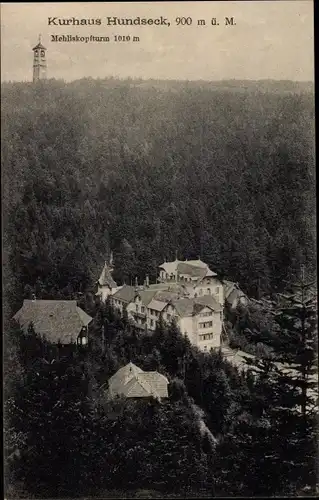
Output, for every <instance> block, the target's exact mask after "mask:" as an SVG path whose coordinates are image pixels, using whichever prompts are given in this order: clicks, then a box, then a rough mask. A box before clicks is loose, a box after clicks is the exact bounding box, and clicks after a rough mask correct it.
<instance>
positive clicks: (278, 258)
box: [1, 78, 318, 498]
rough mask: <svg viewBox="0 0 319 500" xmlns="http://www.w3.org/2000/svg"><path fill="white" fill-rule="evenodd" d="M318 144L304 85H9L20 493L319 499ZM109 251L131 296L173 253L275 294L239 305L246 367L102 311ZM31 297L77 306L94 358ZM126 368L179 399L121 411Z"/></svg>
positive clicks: (16, 482)
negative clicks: (62, 345) (116, 388)
mask: <svg viewBox="0 0 319 500" xmlns="http://www.w3.org/2000/svg"><path fill="white" fill-rule="evenodd" d="M313 144H314V96H313V93H312V91H311V88H308V86H307V85H299V84H296V83H294V84H292V83H291V82H280V83H278V84H275V83H274V82H259V83H258V82H246V83H245V82H241V84H239V83H238V82H237V83H236V82H228V83H227V84H226V83H225V82H224V83H220V84H211V83H209V82H156V81H148V82H142V81H138V80H137V81H135V80H123V81H121V80H116V79H112V78H110V79H107V80H93V79H83V80H79V81H75V82H71V83H68V84H67V83H65V82H63V81H57V80H48V81H46V82H39V83H37V84H30V83H7V84H3V86H2V145H1V148H2V181H3V182H2V184H3V190H2V196H3V223H4V231H3V278H4V279H3V282H4V296H5V302H4V306H5V308H4V313H5V314H4V315H5V323H4V339H5V341H4V351H5V352H4V365H5V366H4V371H5V374H6V377H5V384H4V393H5V406H4V411H5V458H6V492H7V495H6V496H7V498H39V497H41V498H49V497H51V498H52V497H68V496H69V497H75V496H83V495H85V496H90V495H93V496H96V495H99V496H103V497H105V498H107V497H111V498H116V497H118V498H124V497H125V495H128V496H135V497H138V496H139V494H140V495H141V496H142V495H144V497H145V496H147V495H149V497H156V496H161V495H162V496H168V495H170V496H173V497H174V495H175V497H179V498H186V497H187V496H207V497H212V496H239V497H247V496H274V495H284V496H296V495H302V494H312V495H314V494H315V492H316V470H317V464H316V439H317V432H316V425H317V422H316V409H317V407H316V399H315V395H314V392H313V390H314V386H315V384H314V382H313V375H314V372H315V369H316V363H317V356H316V335H317V331H316V304H315V297H314V296H313V294H311V293H310V290H312V288H313V283H312V281H313V275H314V274H315V267H316V266H315V237H314V227H315V205H314V203H315V192H314V183H315V170H314V147H313ZM110 251H113V254H114V259H115V272H114V277H115V278H116V279H117V280H118V282H119V283H123V282H124V281H125V282H126V283H129V282H130V281H133V280H134V278H135V276H138V278H139V280H140V281H142V280H144V277H145V275H146V274H149V275H150V279H151V281H155V279H156V276H157V266H158V265H159V264H160V263H161V261H163V260H164V259H173V258H175V254H176V252H177V254H178V257H179V258H181V259H182V258H197V257H198V256H200V257H201V258H202V260H203V261H205V262H207V264H209V266H210V267H211V268H212V269H213V270H215V271H216V272H217V273H218V274H219V276H220V277H221V278H223V277H225V278H227V279H229V280H233V281H236V282H238V283H239V285H240V287H241V288H242V289H243V290H244V291H245V292H246V293H247V294H248V295H250V296H251V297H255V298H256V299H259V298H260V297H263V296H267V301H265V302H262V301H258V300H256V301H254V302H252V303H251V304H250V305H249V306H248V307H245V308H241V307H238V309H237V310H235V311H234V310H227V309H225V319H226V321H225V330H226V332H228V341H229V345H230V347H232V346H234V347H235V348H237V347H240V348H241V349H243V350H244V351H246V352H247V353H248V352H249V353H251V354H253V355H254V357H253V358H247V360H246V362H247V367H246V370H244V371H240V370H238V369H237V368H235V367H234V366H232V365H231V364H230V363H229V362H228V361H227V360H226V359H224V357H223V355H222V352H221V351H219V352H210V353H203V352H200V351H199V350H198V349H197V348H196V347H194V346H192V345H191V344H190V342H189V341H188V339H187V338H185V337H184V336H182V335H181V333H180V332H179V330H178V328H177V327H176V325H174V324H173V325H167V324H165V323H163V322H162V321H160V322H159V324H158V326H157V329H156V331H155V332H154V333H153V334H151V333H150V332H143V333H141V332H139V331H137V330H136V329H135V327H134V326H133V325H132V324H131V323H130V322H129V321H128V319H127V316H126V315H125V314H124V316H123V317H120V316H119V315H118V314H117V312H116V311H115V310H113V309H112V307H111V306H110V304H109V303H106V304H101V303H99V301H98V300H97V299H96V298H95V297H94V291H95V290H94V285H95V283H96V280H97V279H98V277H99V274H100V272H101V269H102V265H103V263H104V260H106V259H108V258H109V255H110ZM301 267H302V269H303V272H302V273H301ZM298 283H299V284H298ZM288 284H289V285H288ZM290 286H291V289H289V287H290ZM298 287H299V288H298ZM280 292H285V294H286V296H287V297H288V298H287V297H286V299H285V300H284V299H283V298H282V295H278V294H279V293H280ZM288 292H289V293H288ZM32 293H35V294H36V297H37V298H56V299H58V298H76V299H77V300H78V303H79V305H80V306H81V307H82V308H83V309H84V310H85V311H86V312H87V313H88V314H90V315H91V316H92V317H93V318H94V319H93V323H92V325H91V331H90V342H89V346H88V347H87V348H77V349H71V350H70V352H68V353H67V354H66V353H62V352H61V351H60V350H59V348H57V347H56V346H52V345H50V344H47V343H46V341H45V340H43V339H41V338H40V337H39V336H38V335H37V334H36V333H35V332H34V330H33V328H32V325H30V327H29V330H28V332H22V331H20V329H19V328H17V325H16V324H12V323H11V322H10V321H9V317H10V316H12V314H13V313H15V312H16V311H17V309H18V308H19V307H20V306H21V302H22V300H23V298H29V297H30V296H31V294H32ZM280 297H281V298H280ZM259 302H262V303H263V304H264V306H265V305H266V306H265V307H266V309H265V308H264V309H263V308H262V307H259V306H258V304H259ZM102 331H104V332H105V341H103V338H102V336H101V332H102ZM129 361H132V362H133V363H135V364H136V365H137V366H139V367H141V368H142V369H143V370H158V371H159V372H160V373H163V374H164V375H166V376H167V378H168V379H169V382H170V384H169V398H168V399H167V400H166V401H163V402H161V403H159V402H157V401H155V400H148V401H141V402H136V401H135V402H133V401H129V400H125V399H122V398H119V399H117V400H113V401H111V400H109V399H108V397H107V395H106V393H105V391H104V390H103V387H104V384H105V383H106V382H107V380H108V379H109V377H110V376H112V375H113V374H114V373H115V372H116V371H117V370H118V369H119V368H120V367H121V366H123V365H124V364H126V363H128V362H129ZM283 364H285V366H288V367H292V368H293V370H292V371H290V372H289V371H288V372H287V370H284V369H283V368H282V366H283ZM199 423H202V424H203V423H204V424H205V426H206V429H207V432H206V433H203V432H202V431H201V430H200V428H201V429H202V427H200V426H199ZM317 493H318V492H317Z"/></svg>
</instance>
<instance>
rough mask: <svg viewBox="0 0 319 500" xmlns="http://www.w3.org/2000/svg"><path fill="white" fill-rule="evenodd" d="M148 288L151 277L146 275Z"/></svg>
mask: <svg viewBox="0 0 319 500" xmlns="http://www.w3.org/2000/svg"><path fill="white" fill-rule="evenodd" d="M145 281H146V287H147V288H148V287H149V286H150V278H149V275H148V274H147V275H146V280H145Z"/></svg>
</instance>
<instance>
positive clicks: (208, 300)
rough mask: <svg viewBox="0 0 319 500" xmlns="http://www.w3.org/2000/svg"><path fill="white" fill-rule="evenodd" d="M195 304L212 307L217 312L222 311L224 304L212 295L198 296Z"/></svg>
mask: <svg viewBox="0 0 319 500" xmlns="http://www.w3.org/2000/svg"><path fill="white" fill-rule="evenodd" d="M194 302H195V304H200V305H202V306H205V307H210V308H211V309H213V311H215V312H220V311H222V306H221V305H220V304H219V303H218V302H217V300H216V299H215V298H214V297H213V296H212V295H203V296H202V297H197V298H196V299H194Z"/></svg>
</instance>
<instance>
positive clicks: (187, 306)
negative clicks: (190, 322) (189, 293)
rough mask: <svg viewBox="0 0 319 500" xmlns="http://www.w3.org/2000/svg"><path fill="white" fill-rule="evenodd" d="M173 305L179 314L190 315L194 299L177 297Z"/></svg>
mask: <svg viewBox="0 0 319 500" xmlns="http://www.w3.org/2000/svg"><path fill="white" fill-rule="evenodd" d="M174 307H175V309H176V311H177V314H178V315H179V316H182V317H183V316H192V314H193V310H194V299H187V298H185V299H183V298H182V299H178V300H176V301H174Z"/></svg>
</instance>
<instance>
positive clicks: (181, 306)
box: [173, 295, 222, 316]
mask: <svg viewBox="0 0 319 500" xmlns="http://www.w3.org/2000/svg"><path fill="white" fill-rule="evenodd" d="M173 304H174V307H175V309H176V311H177V313H178V314H179V315H180V316H192V315H196V314H198V313H199V312H200V311H201V310H202V309H204V308H205V307H209V308H210V309H212V310H213V311H215V312H220V311H221V310H222V307H221V305H220V304H218V302H217V301H216V300H215V299H214V297H212V296H211V295H203V296H202V297H198V298H192V299H188V298H182V299H179V300H176V301H174V302H173Z"/></svg>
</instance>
